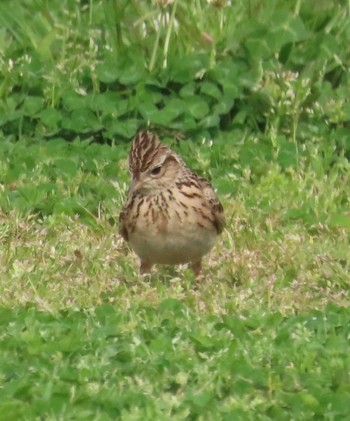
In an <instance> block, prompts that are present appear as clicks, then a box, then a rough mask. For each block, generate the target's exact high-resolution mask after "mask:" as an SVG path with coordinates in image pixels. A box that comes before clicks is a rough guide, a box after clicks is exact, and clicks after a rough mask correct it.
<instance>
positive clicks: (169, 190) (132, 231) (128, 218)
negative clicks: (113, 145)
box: [119, 131, 225, 276]
mask: <svg viewBox="0 0 350 421" xmlns="http://www.w3.org/2000/svg"><path fill="white" fill-rule="evenodd" d="M129 170H130V173H131V177H132V184H131V186H130V188H129V191H128V196H127V200H126V203H125V205H124V207H123V209H122V211H121V213H120V216H119V222H120V228H119V232H120V234H121V235H122V237H123V238H124V239H125V240H126V241H127V242H128V243H129V245H130V246H131V248H132V249H133V250H134V252H135V253H136V254H137V255H138V257H139V258H140V273H141V274H145V273H149V272H150V270H151V267H152V266H153V265H154V264H164V265H177V264H182V263H190V264H191V265H192V268H193V271H194V273H195V274H196V276H197V275H199V274H200V272H201V267H202V257H203V256H204V255H206V254H207V253H208V252H209V251H210V250H211V249H212V247H213V246H214V243H215V240H216V238H217V236H218V235H219V234H220V233H221V232H222V230H223V228H224V225H225V217H224V211H223V207H222V205H221V203H220V201H219V199H218V198H217V196H216V194H215V192H214V190H213V187H212V185H211V184H210V183H209V181H208V180H206V179H205V178H203V177H201V176H199V175H197V174H195V173H194V172H192V171H191V170H190V169H189V168H188V167H187V166H186V164H185V163H184V161H183V160H182V159H181V158H180V157H179V156H178V155H177V154H176V153H175V152H174V151H172V150H171V149H170V148H168V147H166V146H165V145H164V144H162V143H161V142H160V140H159V138H158V136H157V135H156V134H154V133H151V132H149V131H142V132H140V133H138V134H137V135H136V137H135V139H134V140H133V143H132V146H131V149H130V154H129Z"/></svg>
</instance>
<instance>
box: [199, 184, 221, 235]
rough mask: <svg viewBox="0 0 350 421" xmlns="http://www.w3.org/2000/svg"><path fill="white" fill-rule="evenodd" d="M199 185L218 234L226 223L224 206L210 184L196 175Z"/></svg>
mask: <svg viewBox="0 0 350 421" xmlns="http://www.w3.org/2000/svg"><path fill="white" fill-rule="evenodd" d="M198 182H199V186H200V188H201V190H202V192H203V196H204V197H205V198H206V199H207V201H208V203H209V205H210V207H211V210H212V215H213V217H214V224H215V228H216V231H217V233H218V234H220V233H221V232H222V231H223V229H224V227H225V224H226V221H225V215H224V208H223V207H222V204H221V202H220V200H219V199H218V197H217V195H216V193H215V191H214V189H213V187H212V185H211V184H210V182H209V181H208V180H207V179H206V178H204V177H198Z"/></svg>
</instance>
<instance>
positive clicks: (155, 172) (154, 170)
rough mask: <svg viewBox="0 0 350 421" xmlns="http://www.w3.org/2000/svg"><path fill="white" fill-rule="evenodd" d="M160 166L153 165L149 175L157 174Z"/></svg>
mask: <svg viewBox="0 0 350 421" xmlns="http://www.w3.org/2000/svg"><path fill="white" fill-rule="evenodd" d="M161 168H162V167H161V166H158V167H154V168H153V169H152V171H151V175H158V174H159V173H160V170H161Z"/></svg>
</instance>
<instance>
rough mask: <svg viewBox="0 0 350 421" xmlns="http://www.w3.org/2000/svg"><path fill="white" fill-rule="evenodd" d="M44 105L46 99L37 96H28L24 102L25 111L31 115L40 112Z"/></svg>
mask: <svg viewBox="0 0 350 421" xmlns="http://www.w3.org/2000/svg"><path fill="white" fill-rule="evenodd" d="M43 107H44V100H43V98H41V97H37V96H28V97H26V99H25V102H24V113H25V114H26V115H29V116H34V115H36V114H38V112H39V111H40V110H42V109H43Z"/></svg>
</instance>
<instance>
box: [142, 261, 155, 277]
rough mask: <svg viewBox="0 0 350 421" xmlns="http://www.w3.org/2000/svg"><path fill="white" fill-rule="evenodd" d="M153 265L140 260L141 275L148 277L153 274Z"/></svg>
mask: <svg viewBox="0 0 350 421" xmlns="http://www.w3.org/2000/svg"><path fill="white" fill-rule="evenodd" d="M152 266H153V265H152V263H149V262H146V261H145V260H140V275H146V274H148V273H150V272H151V268H152Z"/></svg>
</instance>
